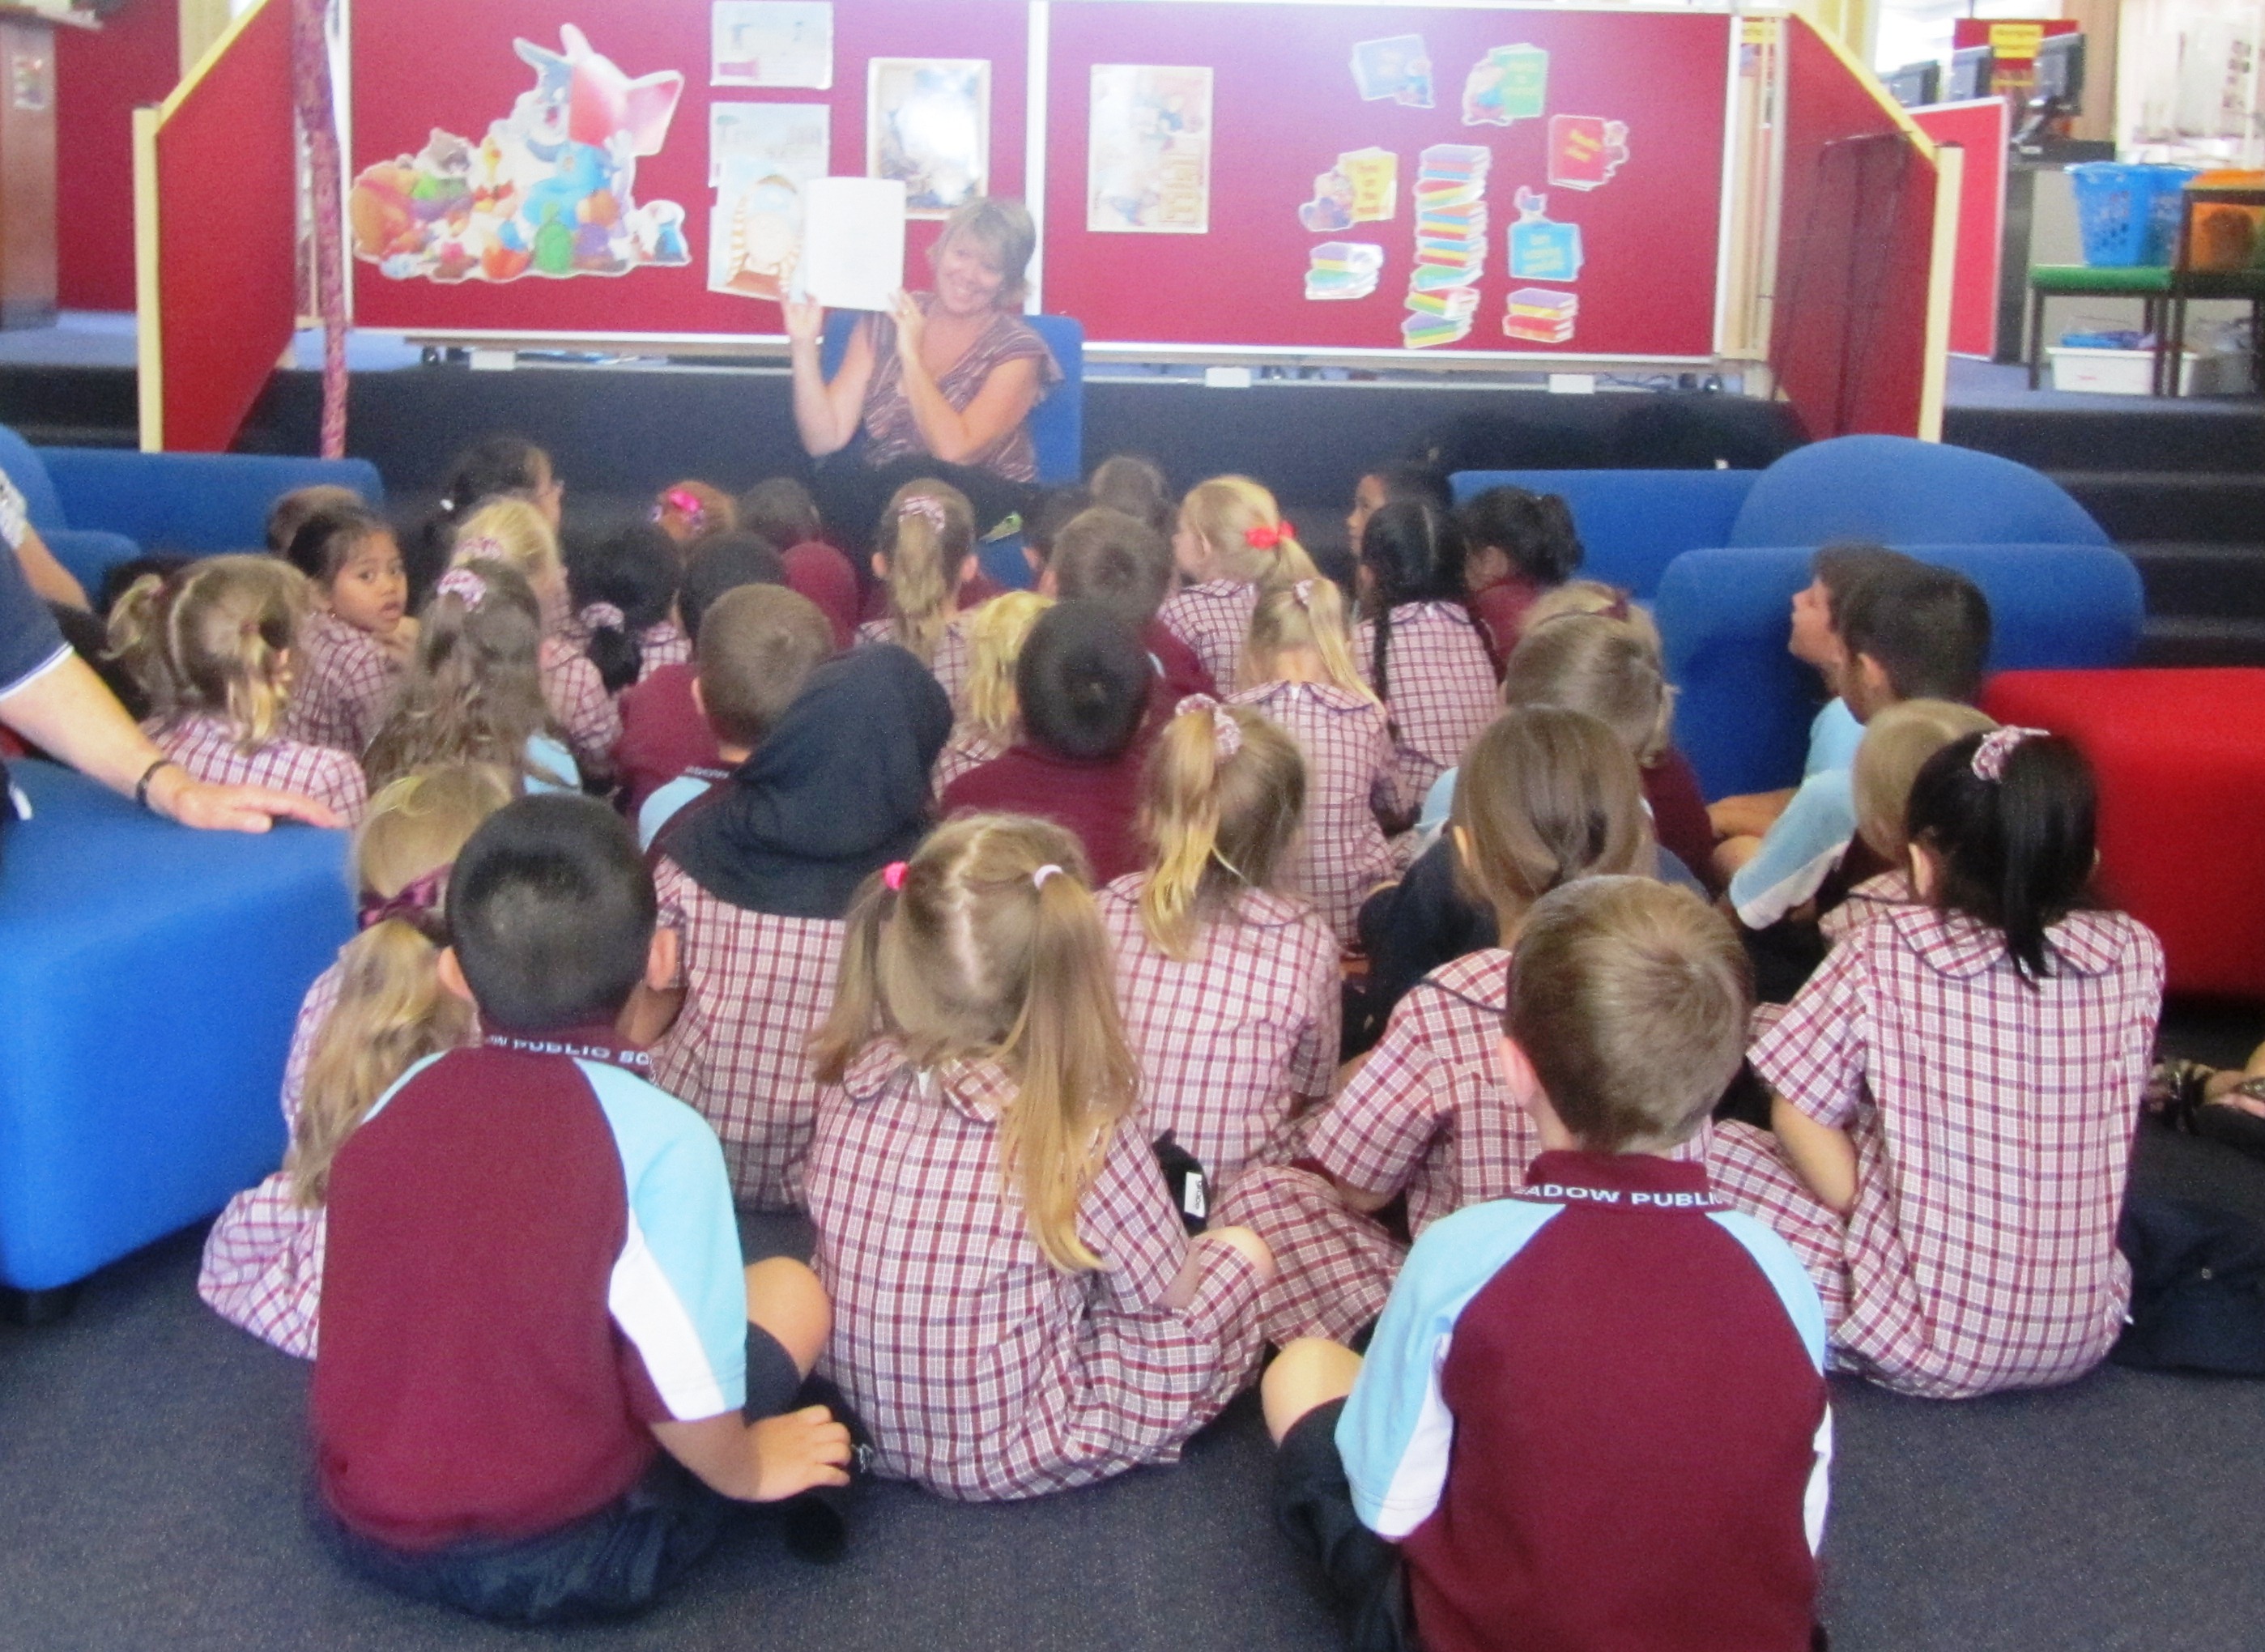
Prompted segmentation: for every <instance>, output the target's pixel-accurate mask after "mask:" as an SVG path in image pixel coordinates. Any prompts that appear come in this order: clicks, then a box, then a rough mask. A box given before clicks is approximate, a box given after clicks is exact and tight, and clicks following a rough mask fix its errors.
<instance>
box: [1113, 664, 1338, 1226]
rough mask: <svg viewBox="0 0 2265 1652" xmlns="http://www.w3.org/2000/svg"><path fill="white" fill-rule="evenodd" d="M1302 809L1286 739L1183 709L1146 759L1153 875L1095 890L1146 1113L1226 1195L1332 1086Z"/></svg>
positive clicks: (1241, 718) (1331, 964)
mask: <svg viewBox="0 0 2265 1652" xmlns="http://www.w3.org/2000/svg"><path fill="white" fill-rule="evenodd" d="M1305 802H1306V776H1305V764H1304V762H1303V761H1302V760H1301V759H1300V757H1299V755H1298V746H1297V743H1296V742H1295V741H1294V740H1293V739H1291V738H1290V737H1289V736H1288V735H1287V734H1285V733H1284V732H1283V731H1282V730H1280V729H1279V728H1278V727H1276V726H1275V725H1274V724H1271V723H1269V722H1268V721H1267V720H1266V719H1265V718H1264V717H1261V716H1260V715H1259V714H1258V713H1257V712H1256V711H1250V710H1241V709H1238V708H1234V707H1228V706H1222V705H1220V703H1219V702H1217V701H1215V700H1211V699H1207V698H1203V697H1195V698H1191V699H1188V700H1185V701H1183V702H1181V705H1180V710H1179V715H1178V716H1176V717H1174V718H1173V719H1172V720H1171V722H1170V723H1169V724H1166V725H1165V728H1164V731H1163V733H1162V735H1161V736H1160V737H1159V738H1158V739H1157V741H1156V744H1155V746H1154V749H1153V750H1152V751H1151V752H1150V753H1149V755H1148V773H1147V786H1146V790H1145V791H1144V793H1143V797H1142V802H1141V805H1140V824H1141V830H1142V835H1143V836H1145V837H1146V838H1147V841H1148V843H1149V846H1150V852H1151V859H1150V862H1149V865H1148V870H1147V871H1146V872H1135V873H1129V874H1127V875H1126V876H1125V877H1120V878H1118V880H1117V881H1116V882H1115V883H1113V884H1110V885H1109V886H1108V887H1107V888H1106V889H1104V890H1103V891H1101V895H1100V903H1101V919H1102V921H1103V923H1104V924H1106V925H1107V926H1108V927H1109V935H1110V939H1111V941H1112V942H1114V943H1115V945H1116V950H1117V996H1118V1004H1119V1005H1120V1006H1121V1008H1122V1009H1123V1011H1124V1015H1125V1033H1126V1036H1127V1037H1128V1038H1129V1039H1130V1041H1131V1043H1132V1052H1133V1054H1134V1055H1135V1056H1136V1057H1138V1058H1139V1059H1140V1106H1141V1110H1142V1111H1143V1112H1144V1113H1145V1114H1146V1115H1147V1120H1148V1126H1149V1128H1150V1129H1151V1130H1154V1131H1158V1132H1170V1133H1171V1135H1172V1136H1173V1138H1174V1139H1176V1141H1177V1142H1178V1144H1179V1145H1180V1146H1182V1147H1183V1148H1185V1149H1186V1150H1187V1151H1188V1152H1189V1153H1193V1154H1194V1155H1195V1157H1196V1159H1197V1161H1198V1163H1200V1165H1201V1166H1202V1168H1203V1169H1204V1171H1205V1174H1206V1175H1208V1176H1209V1177H1210V1178H1211V1180H1212V1181H1213V1182H1214V1183H1220V1184H1222V1185H1223V1184H1225V1183H1228V1182H1230V1181H1232V1180H1233V1179H1234V1177H1235V1176H1236V1175H1239V1174H1240V1173H1241V1172H1242V1167H1243V1164H1244V1162H1245V1161H1248V1160H1249V1159H1250V1158H1251V1157H1252V1155H1254V1154H1255V1153H1257V1152H1258V1151H1259V1149H1260V1148H1261V1147H1263V1146H1265V1144H1266V1143H1267V1141H1268V1140H1269V1139H1271V1138H1272V1137H1273V1136H1274V1135H1275V1134H1277V1133H1278V1132H1279V1131H1280V1130H1281V1129H1282V1128H1283V1126H1285V1124H1288V1123H1289V1121H1290V1119H1291V1118H1292V1117H1293V1116H1294V1115H1296V1114H1298V1113H1301V1112H1304V1111H1305V1110H1307V1108H1309V1107H1314V1106H1318V1105H1319V1104H1320V1103H1322V1102H1324V1101H1326V1100H1327V1099H1328V1098H1329V1091H1330V1089H1331V1088H1333V1087H1334V1083H1335V1080H1336V1065H1337V1022H1338V1017H1339V1015H1340V1014H1341V1013H1342V1011H1341V1005H1340V1001H1339V999H1340V986H1339V976H1338V972H1337V944H1336V936H1335V935H1331V934H1330V933H1329V926H1328V925H1326V924H1324V923H1322V921H1320V920H1319V919H1318V918H1316V917H1315V915H1314V913H1313V909H1312V908H1311V907H1309V906H1307V905H1306V903H1305V902H1304V901H1302V900H1300V899H1297V898H1296V897H1295V896H1293V895H1289V894H1287V893H1285V892H1284V891H1283V888H1282V874H1283V870H1284V868H1285V863H1286V862H1287V860H1288V856H1289V849H1290V846H1291V844H1292V843H1293V842H1294V841H1296V839H1297V836H1298V831H1299V826H1300V822H1301V820H1302V819H1303V816H1304V813H1305ZM1202 1213H1203V1212H1201V1211H1200V1210H1198V1211H1193V1212H1190V1214H1191V1215H1200V1214H1202Z"/></svg>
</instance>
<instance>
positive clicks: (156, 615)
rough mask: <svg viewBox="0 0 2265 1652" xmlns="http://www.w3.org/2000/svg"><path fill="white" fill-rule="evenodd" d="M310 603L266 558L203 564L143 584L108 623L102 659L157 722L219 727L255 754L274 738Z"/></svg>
mask: <svg viewBox="0 0 2265 1652" xmlns="http://www.w3.org/2000/svg"><path fill="white" fill-rule="evenodd" d="M310 606H311V603H310V593H309V589H308V585H307V579H306V576H305V575H303V574H302V573H301V572H300V571H298V570H297V569H295V568H294V567H292V566H291V565H290V564H288V563H286V562H283V561H281V560H280V559H279V558H277V557H253V556H226V557H204V558H202V559H201V560H200V561H196V562H192V563H189V564H186V565H185V566H183V567H181V568H179V569H178V570H176V571H174V572H173V573H172V574H171V575H170V576H169V577H167V578H166V579H164V580H163V581H160V580H158V579H157V578H156V576H154V575H144V576H143V577H142V579H137V580H135V582H134V584H133V586H131V587H129V588H128V589H127V593H126V594H125V595H124V596H123V597H121V598H120V599H119V600H118V603H117V605H116V607H115V608H113V611H112V614H111V620H110V653H111V657H112V658H113V659H117V660H119V661H120V662H121V663H122V664H124V665H125V666H126V667H127V670H128V671H130V672H132V673H134V676H135V680H136V681H138V682H139V683H141V685H142V688H143V689H144V691H145V692H146V693H148V695H149V704H150V710H151V712H152V714H153V715H154V716H156V717H157V718H158V719H159V720H160V721H162V722H171V721H172V720H174V719H175V718H178V717H188V716H209V717H221V718H222V719H224V720H225V721H226V722H227V724H228V725H229V729H230V731H233V732H234V734H235V735H236V738H237V744H238V745H239V746H241V747H242V748H243V749H244V750H245V751H247V752H251V751H257V750H259V748H260V747H261V746H265V745H266V744H267V742H268V741H270V740H272V739H274V738H275V736H276V734H277V732H278V731H280V729H281V727H282V723H283V710H284V707H285V705H286V704H287V703H288V700H289V697H290V692H291V681H290V672H289V655H290V651H291V649H292V647H293V645H294V644H295V643H296V641H297V640H298V635H299V628H300V626H301V624H302V622H304V621H305V619H306V617H307V614H308V611H309V608H310Z"/></svg>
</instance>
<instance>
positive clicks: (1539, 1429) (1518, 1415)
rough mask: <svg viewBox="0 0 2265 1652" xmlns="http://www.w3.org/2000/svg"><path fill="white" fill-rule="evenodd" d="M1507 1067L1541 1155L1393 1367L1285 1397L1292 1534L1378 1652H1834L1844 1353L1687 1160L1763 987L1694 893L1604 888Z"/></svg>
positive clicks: (1387, 1313)
mask: <svg viewBox="0 0 2265 1652" xmlns="http://www.w3.org/2000/svg"><path fill="white" fill-rule="evenodd" d="M1513 976H1514V980H1513V984H1512V986H1511V993H1510V999H1509V1002H1508V1005H1507V1006H1506V1010H1505V1013H1504V1016H1503V1018H1502V1020H1501V1022H1500V1023H1499V1026H1498V1030H1497V1040H1498V1042H1497V1046H1496V1049H1495V1051H1494V1052H1493V1059H1495V1061H1496V1062H1497V1065H1498V1066H1499V1067H1500V1068H1501V1073H1502V1078H1501V1082H1502V1085H1503V1088H1504V1091H1505V1092H1506V1093H1507V1094H1508V1095H1510V1096H1511V1097H1513V1098H1514V1099H1515V1103H1516V1104H1517V1105H1518V1107H1520V1108H1521V1109H1523V1110H1525V1111H1526V1112H1527V1113H1528V1114H1529V1115H1530V1116H1531V1117H1532V1119H1533V1132H1534V1135H1535V1137H1536V1139H1537V1140H1538V1141H1539V1143H1540V1146H1541V1148H1542V1151H1541V1153H1540V1154H1539V1156H1537V1157H1536V1158H1535V1159H1534V1161H1533V1164H1532V1165H1531V1167H1529V1168H1528V1169H1527V1170H1526V1174H1525V1175H1524V1176H1523V1178H1521V1181H1520V1182H1519V1183H1518V1184H1517V1185H1514V1186H1512V1187H1510V1188H1505V1189H1504V1190H1503V1191H1502V1193H1501V1195H1500V1196H1499V1197H1496V1198H1495V1199H1493V1200H1491V1201H1490V1202H1489V1203H1486V1204H1475V1205H1472V1206H1470V1207H1468V1208H1467V1209H1465V1210H1462V1211H1460V1212H1457V1213H1456V1214H1454V1215H1453V1216H1449V1217H1446V1218H1445V1219H1443V1220H1441V1221H1439V1222H1438V1223H1437V1224H1436V1225H1435V1226H1432V1227H1431V1228H1430V1229H1429V1230H1428V1231H1427V1232H1425V1233H1424V1234H1423V1235H1422V1237H1420V1238H1419V1239H1418V1240H1417V1241H1416V1248H1415V1249H1414V1250H1413V1251H1411V1252H1410V1253H1409V1257H1408V1265H1407V1267H1406V1268H1405V1269H1404V1270H1402V1273H1401V1275H1400V1278H1399V1281H1398V1283H1397V1284H1395V1285H1394V1286H1393V1290H1392V1296H1391V1300H1390V1301H1389V1302H1388V1303H1387V1305H1386V1306H1385V1310H1384V1317H1383V1319H1382V1320H1381V1321H1380V1322H1379V1324H1378V1326H1377V1328H1376V1335H1375V1336H1374V1338H1373V1340H1372V1341H1371V1343H1369V1346H1368V1350H1367V1355H1366V1357H1365V1358H1364V1357H1360V1356H1358V1355H1356V1354H1354V1353H1353V1352H1352V1351H1351V1350H1349V1349H1347V1348H1344V1347H1343V1346H1341V1345H1339V1344H1337V1343H1331V1342H1322V1341H1317V1340H1307V1341H1300V1342H1295V1343H1291V1344H1290V1345H1289V1346H1288V1347H1286V1348H1285V1349H1284V1350H1282V1354H1281V1357H1279V1358H1278V1359H1277V1360H1276V1361H1275V1362H1274V1365H1273V1366H1272V1368H1271V1370H1269V1371H1268V1372H1267V1374H1266V1379H1265V1382H1264V1386H1263V1390H1262V1393H1263V1397H1264V1402H1265V1410H1266V1423H1267V1427H1268V1429H1269V1430H1270V1431H1271V1433H1272V1434H1273V1436H1274V1437H1275V1439H1276V1441H1277V1442H1278V1444H1279V1445H1280V1447H1281V1449H1280V1452H1279V1454H1278V1457H1277V1459H1276V1463H1275V1470H1276V1474H1275V1510H1276V1514H1277V1517H1278V1521H1279V1524H1280V1525H1281V1527H1282V1529H1283V1531H1284V1532H1286V1533H1287V1534H1288V1535H1289V1537H1290V1539H1291V1540H1292V1541H1293V1543H1294V1544H1295V1545H1296V1546H1298V1547H1299V1548H1300V1550H1301V1551H1303V1552H1304V1553H1305V1554H1307V1557H1308V1558H1310V1559H1311V1560H1313V1561H1316V1562H1318V1563H1319V1565H1320V1566H1321V1568H1322V1573H1323V1576H1325V1577H1326V1578H1327V1580H1328V1582H1329V1586H1330V1589H1331V1590H1332V1592H1333V1593H1334V1594H1335V1595H1336V1599H1337V1604H1338V1605H1339V1607H1340V1608H1341V1610H1342V1611H1343V1612H1344V1617H1345V1619H1346V1620H1347V1623H1348V1626H1349V1627H1350V1629H1351V1644H1352V1646H1353V1647H1355V1648H1358V1649H1359V1652H1398V1649H1400V1648H1410V1649H1412V1648H1416V1647H1417V1646H1422V1647H1425V1648H1431V1652H1510V1648H1532V1647H1563V1648H1573V1647H1615V1648H1642V1649H1643V1652H1722V1649H1724V1648H1732V1647H1736V1648H1741V1652H1808V1648H1810V1646H1811V1645H1812V1643H1813V1642H1812V1637H1813V1635H1814V1633H1815V1616H1814V1614H1815V1610H1816V1604H1817V1561H1816V1554H1817V1544H1818V1542H1819V1540H1820V1539H1821V1538H1822V1536H1823V1529H1824V1512H1825V1493H1826V1483H1827V1474H1828V1472H1829V1468H1830V1463H1831V1458H1832V1413H1831V1409H1830V1406H1829V1403H1828V1397H1827V1394H1826V1391H1825V1384H1824V1314H1823V1313H1822V1312H1821V1310H1820V1308H1819V1306H1818V1304H1817V1293H1816V1292H1815V1291H1814V1290H1813V1289H1811V1288H1810V1284H1809V1282H1808V1280H1807V1279H1806V1278H1804V1277H1803V1275H1802V1272H1801V1270H1800V1267H1799V1265H1798V1264H1797V1263H1795V1261H1794V1258H1793V1256H1792V1255H1791V1254H1790V1253H1789V1252H1788V1250H1787V1248H1786V1246H1785V1244H1784V1242H1783V1241H1781V1240H1779V1239H1778V1238H1777V1237H1776V1236H1775V1235H1773V1234H1770V1233H1769V1232H1767V1231H1766V1229H1764V1228H1763V1227H1762V1226H1761V1225H1760V1224H1759V1223H1758V1222H1756V1221H1754V1220H1752V1219H1751V1218H1748V1217H1744V1216H1741V1215H1738V1214H1737V1212H1733V1211H1730V1209H1728V1208H1727V1207H1726V1206H1725V1205H1724V1204H1723V1203H1722V1200H1721V1199H1719V1198H1718V1197H1715V1195H1714V1194H1713V1193H1711V1192H1710V1191H1709V1190H1708V1183H1707V1175H1706V1172H1705V1171H1704V1170H1703V1169H1702V1168H1701V1166H1699V1165H1698V1164H1695V1163H1693V1162H1691V1161H1688V1160H1687V1159H1677V1158H1671V1157H1669V1156H1667V1155H1668V1154H1670V1153H1671V1151H1672V1150H1674V1149H1675V1148H1677V1147H1678V1146H1680V1145H1687V1144H1688V1142H1689V1140H1690V1138H1691V1136H1692V1133H1693V1132H1694V1131H1696V1130H1698V1129H1699V1128H1700V1127H1701V1124H1703V1123H1704V1122H1705V1120H1706V1117H1707V1114H1708V1109H1709V1108H1711V1107H1712V1106H1713V1105H1714V1103H1715V1097H1716V1096H1717V1095H1719V1094H1720V1093H1721V1091H1722V1087H1723V1086H1724V1084H1726V1083H1727V1082H1728V1081H1729V1080H1730V1076H1731V1074H1732V1073H1735V1072H1736V1071H1737V1066H1738V1059H1739V1053H1740V1045H1741V1043H1742V1042H1743V1028H1744V1021H1745V1009H1746V1006H1747V1004H1748V1002H1749V1001H1750V997H1751V993H1750V988H1749V986H1748V975H1747V969H1746V963H1745V958H1744V955H1743V952H1742V950H1741V948H1740V945H1739V942H1738V939H1737V935H1735V933H1734V932H1733V931H1732V929H1731V927H1730V924H1729V922H1728V921H1726V920H1724V919H1723V918H1722V917H1721V916H1720V915H1718V914H1716V913H1713V912H1710V911H1709V910H1708V908H1707V906H1705V905H1704V904H1703V903H1702V902H1701V900H1700V899H1699V898H1698V897H1697V896H1695V895H1693V894H1691V893H1689V892H1688V891H1681V890H1672V889H1669V888H1667V887H1666V886H1664V885H1663V884H1657V883H1654V882H1652V881H1650V880H1649V879H1638V878H1631V877H1599V878H1591V879H1586V880H1584V881H1583V882H1581V883H1577V884H1571V885H1569V886H1568V887H1566V888H1564V889H1561V890H1559V891H1556V892H1555V893H1554V894H1551V895H1548V896H1546V897H1544V898H1543V899H1542V900H1541V901H1540V902H1539V903H1538V904H1537V905H1536V906H1535V907H1534V909H1533V912H1532V913H1530V914H1529V915H1528V918H1527V921H1526V928H1525V929H1524V930H1523V931H1522V932H1521V933H1520V935H1518V948H1517V952H1516V964H1515V966H1514V969H1513Z"/></svg>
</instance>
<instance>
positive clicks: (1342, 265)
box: [1306, 241, 1384, 300]
mask: <svg viewBox="0 0 2265 1652" xmlns="http://www.w3.org/2000/svg"><path fill="white" fill-rule="evenodd" d="M1382 273H1384V249H1383V248H1382V247H1380V246H1374V245H1372V244H1369V243H1366V242H1362V241H1324V242H1322V244H1321V245H1319V246H1317V247H1315V249H1314V251H1313V253H1312V262H1311V264H1310V265H1309V266H1308V267H1307V271H1306V296H1307V298H1309V299H1315V300H1343V299H1351V298H1366V297H1367V296H1368V295H1370V294H1371V293H1373V292H1374V291H1375V290H1376V280H1377V277H1378V276H1380V275H1381V274H1382Z"/></svg>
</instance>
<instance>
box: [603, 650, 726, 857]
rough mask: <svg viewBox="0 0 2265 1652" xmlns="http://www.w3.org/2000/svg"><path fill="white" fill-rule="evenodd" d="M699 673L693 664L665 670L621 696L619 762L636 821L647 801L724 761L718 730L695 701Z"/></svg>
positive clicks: (616, 755) (616, 751)
mask: <svg viewBox="0 0 2265 1652" xmlns="http://www.w3.org/2000/svg"><path fill="white" fill-rule="evenodd" d="M696 675H697V673H696V671H695V669H694V668H693V667H692V666H687V665H675V666H659V667H658V668H657V669H655V670H653V671H650V672H648V673H645V680H644V681H642V682H640V683H638V684H637V686H636V687H635V688H630V689H629V690H628V691H627V692H626V693H624V694H623V695H622V738H621V739H620V740H619V741H618V742H616V743H615V746H614V761H615V766H616V767H617V768H619V769H620V771H621V774H622V778H623V782H624V783H625V784H626V785H627V787H628V789H629V812H630V818H631V819H635V818H636V816H637V811H638V810H640V809H642V808H644V807H645V799H646V798H647V797H652V794H653V793H654V792H656V791H658V790H659V789H660V788H661V787H663V786H666V784H667V783H668V782H670V781H672V780H674V779H675V778H676V777H677V776H678V775H681V774H682V773H683V772H684V771H685V770H686V769H688V768H696V767H698V766H699V765H702V764H714V763H716V762H718V761H721V759H720V757H719V755H718V753H717V750H716V731H714V730H713V729H711V728H710V727H709V726H708V719H707V718H706V717H702V716H701V715H700V708H699V706H698V705H697V704H696V703H695V702H694V701H693V698H692V683H693V680H694V678H695V677H696Z"/></svg>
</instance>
